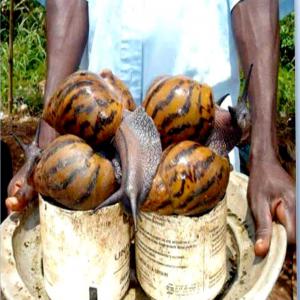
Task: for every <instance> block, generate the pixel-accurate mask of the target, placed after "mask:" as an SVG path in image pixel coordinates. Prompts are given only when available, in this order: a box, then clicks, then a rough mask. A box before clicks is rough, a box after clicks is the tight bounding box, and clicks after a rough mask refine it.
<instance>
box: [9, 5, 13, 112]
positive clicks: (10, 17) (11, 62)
mask: <svg viewBox="0 0 300 300" xmlns="http://www.w3.org/2000/svg"><path fill="white" fill-rule="evenodd" d="M13 17H14V0H10V10H9V41H8V43H9V46H8V47H9V56H8V77H9V80H8V110H9V114H10V115H11V114H12V108H13V33H14V19H13Z"/></svg>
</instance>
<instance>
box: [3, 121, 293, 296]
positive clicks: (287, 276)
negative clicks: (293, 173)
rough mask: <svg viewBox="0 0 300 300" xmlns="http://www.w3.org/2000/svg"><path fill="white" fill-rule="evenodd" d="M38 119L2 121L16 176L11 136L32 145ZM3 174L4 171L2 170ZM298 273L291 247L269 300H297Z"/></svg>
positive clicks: (17, 159) (18, 153)
mask: <svg viewBox="0 0 300 300" xmlns="http://www.w3.org/2000/svg"><path fill="white" fill-rule="evenodd" d="M37 121H38V119H37V118H33V117H29V116H15V117H14V118H13V119H12V120H10V119H9V118H4V119H3V120H1V139H3V141H4V142H6V143H7V144H8V146H9V148H10V151H11V155H12V160H13V172H14V174H15V173H16V172H17V170H18V169H19V168H20V167H21V166H22V164H23V163H24V159H25V158H24V153H23V151H22V150H21V148H20V147H19V146H18V144H17V143H16V141H15V139H14V138H13V136H12V135H11V133H12V132H13V133H14V134H16V135H17V136H18V137H19V138H20V139H21V140H22V141H23V142H24V143H30V142H31V141H32V140H33V138H34V134H35V130H36V127H37ZM2 172H3V170H2ZM296 277H297V272H296V253H295V247H289V248H288V251H287V255H286V260H285V264H284V266H283V268H282V271H281V274H280V276H279V278H278V280H277V283H276V285H275V286H274V288H273V290H272V293H271V294H270V296H269V300H292V299H293V300H295V299H297V295H296V286H297V281H296V280H297V278H296Z"/></svg>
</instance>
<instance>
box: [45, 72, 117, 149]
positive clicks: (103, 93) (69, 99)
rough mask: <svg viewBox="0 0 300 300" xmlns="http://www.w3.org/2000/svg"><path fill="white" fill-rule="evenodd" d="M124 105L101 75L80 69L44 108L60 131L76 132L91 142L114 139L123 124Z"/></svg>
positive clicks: (96, 143)
mask: <svg viewBox="0 0 300 300" xmlns="http://www.w3.org/2000/svg"><path fill="white" fill-rule="evenodd" d="M122 114H123V105H122V103H120V102H119V101H118V99H117V96H116V94H115V93H113V92H112V91H111V88H110V87H109V86H108V84H107V83H106V81H105V80H104V79H103V78H101V77H100V76H99V75H97V74H94V73H91V72H87V71H79V72H75V73H73V74H72V75H70V76H69V77H67V78H66V80H64V82H63V83H62V84H61V85H60V87H59V88H58V89H57V90H56V92H55V93H54V95H53V96H52V97H51V98H50V100H49V102H48V104H47V105H46V106H45V109H44V111H43V116H42V117H43V119H45V120H46V121H47V122H48V123H49V124H50V125H51V126H52V127H53V128H55V129H56V130H57V131H58V132H59V133H60V134H67V133H70V134H74V135H77V136H79V137H82V138H83V139H84V140H85V141H86V142H87V143H88V144H91V145H98V144H100V143H102V142H104V141H107V140H109V139H111V138H112V137H113V136H114V134H115V132H116V130H117V128H118V127H119V125H120V123H121V120H122Z"/></svg>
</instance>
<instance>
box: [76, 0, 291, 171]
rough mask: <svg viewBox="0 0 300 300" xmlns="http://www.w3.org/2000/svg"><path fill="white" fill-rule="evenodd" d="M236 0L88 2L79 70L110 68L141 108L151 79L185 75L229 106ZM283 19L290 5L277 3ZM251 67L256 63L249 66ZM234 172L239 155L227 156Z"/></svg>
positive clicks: (235, 68) (235, 86) (235, 76)
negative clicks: (208, 86)
mask: <svg viewBox="0 0 300 300" xmlns="http://www.w3.org/2000/svg"><path fill="white" fill-rule="evenodd" d="M239 1H240V0H201V1H200V0H185V1H182V0H101V1H100V0H89V37H88V43H87V47H86V50H85V54H84V58H83V60H82V64H81V68H83V69H88V70H90V71H93V72H95V73H99V72H100V71H101V70H102V69H105V68H109V69H111V70H112V72H113V73H114V74H116V75H117V76H118V77H119V78H120V79H121V80H123V81H124V82H125V83H126V84H127V86H128V87H129V89H130V91H131V93H132V95H133V98H134V100H135V102H136V103H137V104H140V103H141V102H142V100H143V99H144V97H145V93H146V91H147V88H148V87H149V85H150V84H151V82H152V81H153V79H154V78H155V77H157V76H160V75H164V74H166V75H177V74H184V75H187V76H189V77H191V78H193V79H195V80H197V81H199V82H201V83H207V84H208V85H210V86H211V87H212V88H213V94H214V98H215V99H218V98H220V97H221V96H223V95H225V94H226V93H229V94H230V96H229V97H227V99H226V102H225V103H224V106H225V107H227V106H228V105H234V104H235V103H236V102H237V99H238V95H239V86H240V76H239V65H238V55H237V49H236V46H235V42H234V38H233V32H232V26H231V11H232V9H233V7H234V6H235V5H236V4H237V3H238V2H239ZM280 5H281V6H280V8H281V9H280V12H281V16H282V12H283V13H284V14H287V13H288V12H289V11H291V9H292V7H293V1H292V0H290V1H281V3H280ZM254 63H255V62H254ZM229 157H230V160H231V163H232V164H233V166H234V168H235V169H236V170H239V155H238V151H237V150H235V151H232V152H231V153H230V154H229Z"/></svg>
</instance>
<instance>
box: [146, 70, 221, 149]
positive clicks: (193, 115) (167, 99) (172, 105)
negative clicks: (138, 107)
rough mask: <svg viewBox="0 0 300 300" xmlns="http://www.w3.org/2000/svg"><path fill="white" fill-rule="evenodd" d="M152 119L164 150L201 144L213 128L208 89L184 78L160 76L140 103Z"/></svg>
mask: <svg viewBox="0 0 300 300" xmlns="http://www.w3.org/2000/svg"><path fill="white" fill-rule="evenodd" d="M142 105H143V107H145V110H146V112H147V114H148V115H149V116H150V117H152V119H153V121H154V123H155V125H156V127H157V129H158V131H159V133H160V135H161V141H162V144H163V147H166V146H168V145H169V144H172V143H177V142H180V141H183V140H188V139H192V140H197V141H199V142H201V143H202V142H204V141H205V140H206V139H207V137H208V136H209V134H210V132H211V130H212V128H213V126H214V116H215V107H214V102H213V95H212V90H211V88H210V87H209V86H208V85H206V84H199V83H198V82H197V81H195V80H192V79H190V78H188V77H185V76H181V75H178V76H162V77H160V78H158V79H156V80H155V81H154V83H153V84H152V85H151V86H150V88H149V89H148V92H147V94H146V97H145V99H144V101H143V103H142Z"/></svg>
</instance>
